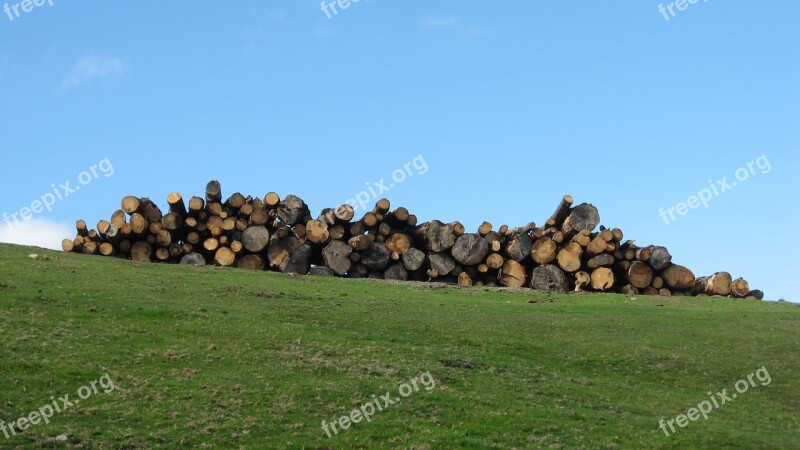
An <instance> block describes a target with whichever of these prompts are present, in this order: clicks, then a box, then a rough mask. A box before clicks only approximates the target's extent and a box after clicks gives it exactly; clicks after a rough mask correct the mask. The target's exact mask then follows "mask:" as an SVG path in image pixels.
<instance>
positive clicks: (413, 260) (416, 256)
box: [403, 247, 425, 271]
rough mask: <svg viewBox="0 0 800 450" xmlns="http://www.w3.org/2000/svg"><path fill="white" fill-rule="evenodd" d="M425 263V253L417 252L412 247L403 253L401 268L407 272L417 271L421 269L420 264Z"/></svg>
mask: <svg viewBox="0 0 800 450" xmlns="http://www.w3.org/2000/svg"><path fill="white" fill-rule="evenodd" d="M424 262H425V252H423V251H421V250H417V249H416V248H414V247H411V248H409V249H408V251H406V252H405V253H403V266H405V268H406V269H407V270H410V271H414V270H418V269H419V268H420V267H422V263H424Z"/></svg>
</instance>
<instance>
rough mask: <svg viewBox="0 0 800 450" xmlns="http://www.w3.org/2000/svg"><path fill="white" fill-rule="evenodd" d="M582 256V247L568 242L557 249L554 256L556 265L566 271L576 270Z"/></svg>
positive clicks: (578, 267)
mask: <svg viewBox="0 0 800 450" xmlns="http://www.w3.org/2000/svg"><path fill="white" fill-rule="evenodd" d="M582 256H583V247H581V246H580V245H578V244H576V243H574V242H570V243H569V244H567V245H565V246H563V247H561V249H560V250H559V251H558V256H557V257H556V260H557V263H558V267H560V268H561V269H563V270H564V271H566V272H576V271H578V270H579V269H580V268H581V257H582Z"/></svg>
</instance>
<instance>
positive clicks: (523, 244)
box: [506, 233, 533, 263]
mask: <svg viewBox="0 0 800 450" xmlns="http://www.w3.org/2000/svg"><path fill="white" fill-rule="evenodd" d="M532 248H533V239H531V237H530V236H529V235H528V234H527V233H526V234H520V235H516V236H514V238H512V239H511V240H510V241H508V243H507V244H506V253H508V256H510V257H511V259H513V260H514V261H516V262H519V263H521V262H522V261H523V260H524V259H525V258H527V257H528V256H530V254H531V249H532Z"/></svg>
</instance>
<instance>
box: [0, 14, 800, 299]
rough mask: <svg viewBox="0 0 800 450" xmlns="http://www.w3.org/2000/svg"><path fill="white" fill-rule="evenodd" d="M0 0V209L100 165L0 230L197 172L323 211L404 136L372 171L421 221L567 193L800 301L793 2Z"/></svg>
mask: <svg viewBox="0 0 800 450" xmlns="http://www.w3.org/2000/svg"><path fill="white" fill-rule="evenodd" d="M5 3H8V4H9V8H11V9H10V11H11V12H10V13H8V14H7V13H5V12H4V13H3V14H2V15H0V42H2V43H3V45H2V52H0V96H2V102H1V103H0V105H2V106H0V127H1V128H0V131H2V136H3V140H2V144H0V145H2V149H3V150H2V155H3V159H4V164H3V166H4V167H5V168H6V171H5V174H4V176H3V177H2V181H1V182H0V183H2V188H3V193H4V195H2V196H0V213H3V212H5V213H7V214H12V213H18V212H19V211H20V210H21V209H22V208H23V207H30V206H31V203H32V202H34V201H35V200H37V199H38V198H40V197H41V196H42V195H44V194H46V193H47V192H50V191H51V190H52V188H51V184H55V185H56V186H58V185H59V184H62V183H64V182H65V181H67V180H72V181H71V183H72V184H71V186H72V187H73V188H74V187H75V186H76V185H80V182H79V181H77V180H78V177H79V175H80V174H81V172H82V171H88V170H89V169H90V168H91V166H92V165H95V164H98V162H100V161H101V160H104V159H105V158H108V160H107V163H106V166H113V175H110V176H105V175H106V174H108V173H111V171H110V170H109V171H107V172H101V171H99V170H98V167H100V166H97V167H96V168H95V173H96V174H97V176H96V177H95V176H94V175H91V172H87V174H89V175H91V181H90V182H88V183H87V184H86V185H82V186H81V188H82V189H81V190H78V191H75V192H73V193H71V194H70V195H69V196H68V197H66V198H63V199H62V200H58V201H56V202H54V205H53V206H52V207H51V209H52V211H48V210H44V211H42V212H40V213H38V214H33V219H32V220H31V221H30V222H28V223H27V224H26V225H25V226H23V227H16V228H15V229H13V230H9V229H8V227H0V230H2V231H0V240H5V241H14V242H36V243H39V244H41V245H57V242H59V241H60V239H61V238H62V237H67V236H68V237H72V235H73V234H74V231H73V230H72V223H74V221H75V220H76V219H78V218H85V219H87V221H89V222H90V223H96V222H97V220H99V219H104V218H108V216H109V215H110V214H111V212H113V211H114V210H115V209H117V208H118V207H119V201H120V198H121V197H122V196H124V195H128V194H134V195H140V196H149V197H151V198H154V199H155V200H157V201H158V202H159V203H161V204H164V203H165V198H166V195H167V194H168V193H169V192H171V191H181V192H182V193H183V194H184V195H185V196H191V195H199V194H201V193H202V191H203V188H204V186H205V183H206V182H207V181H208V180H210V179H219V180H220V181H221V182H222V186H223V191H224V193H226V194H230V193H233V192H235V191H240V192H242V193H245V194H252V195H264V194H265V193H266V192H268V191H276V192H278V193H280V194H282V195H286V194H289V193H294V194H297V195H299V196H301V197H302V198H304V199H305V200H306V202H307V203H308V204H309V205H310V206H311V208H312V209H313V210H315V211H318V210H319V209H321V208H323V207H332V206H337V205H339V204H342V203H344V202H345V201H346V200H347V199H348V198H353V197H354V196H355V195H356V194H357V193H358V192H359V191H361V190H363V189H365V187H366V185H365V183H366V184H369V185H372V184H373V183H375V182H378V181H379V180H380V179H382V178H383V179H385V180H390V179H391V174H392V171H393V170H395V169H398V168H402V167H403V164H405V163H407V162H410V161H412V160H413V159H414V158H415V157H419V156H421V157H422V159H424V162H425V163H426V164H425V166H426V167H427V171H425V173H424V174H421V173H419V172H420V171H413V170H414V169H413V167H412V171H413V172H412V173H413V176H408V177H407V178H406V179H405V180H403V181H402V182H401V183H396V184H395V185H394V187H392V188H391V190H390V191H389V192H386V193H384V195H385V196H387V197H388V198H390V199H391V200H392V202H393V204H394V205H396V206H400V205H402V206H406V207H408V208H409V209H410V210H411V212H412V213H415V214H416V215H417V216H419V217H420V219H421V220H430V219H434V218H439V219H441V220H445V221H452V220H460V221H461V222H462V223H464V224H465V225H466V226H467V227H468V228H470V229H474V228H476V227H477V226H478V225H479V224H480V223H481V222H482V221H483V220H489V221H490V222H492V223H494V224H496V225H500V224H504V223H505V224H509V225H523V224H525V223H527V222H529V221H531V220H535V221H537V222H541V221H543V220H544V219H546V218H547V217H549V215H550V213H551V212H552V210H553V208H554V207H555V206H556V204H557V203H558V201H559V199H560V198H561V196H562V195H564V194H566V193H569V194H572V195H573V196H574V197H575V199H576V201H577V202H590V203H593V204H594V205H596V206H597V207H598V208H599V209H600V212H601V216H602V219H603V220H602V222H603V224H605V225H606V226H608V227H620V228H622V229H623V231H624V232H625V235H626V238H629V239H634V240H636V242H637V243H638V244H640V245H646V244H660V245H665V246H667V247H668V248H669V249H670V251H671V252H672V254H673V256H674V261H675V262H677V263H681V264H684V265H687V266H689V267H690V268H691V269H693V270H694V271H695V272H696V274H698V275H700V274H710V273H713V272H715V271H719V270H727V271H730V272H731V273H732V274H733V276H734V277H738V276H743V277H745V278H746V279H748V280H749V281H750V283H751V285H752V287H754V288H760V289H763V290H764V291H766V293H767V297H768V298H771V299H777V298H780V297H784V298H787V299H790V300H795V301H796V300H800V288H798V282H797V280H796V278H795V275H794V268H795V267H796V266H797V264H796V260H797V255H798V250H800V249H799V248H798V247H799V246H798V243H797V242H798V241H797V238H796V237H794V236H793V235H792V234H791V233H792V232H791V229H786V226H789V225H793V224H796V223H798V219H800V216H799V215H798V212H797V207H796V204H795V202H796V197H797V193H798V188H797V178H796V177H797V175H798V156H797V154H798V149H799V148H800V126H799V125H800V114H799V113H800V83H798V82H800V27H798V26H797V17H800V3H799V2H796V1H789V0H785V1H770V2H753V1H731V0H726V1H724V2H723V1H719V0H710V1H708V2H703V1H700V2H698V3H696V4H690V5H688V7H687V8H686V9H685V10H683V11H679V10H678V9H677V8H676V7H674V6H673V12H675V16H674V17H672V16H670V15H669V13H668V12H667V13H666V14H667V17H669V20H666V19H665V16H664V15H662V13H660V12H659V8H658V5H659V3H658V2H655V1H653V2H649V1H642V0H637V1H618V2H613V3H612V2H578V1H563V2H555V1H551V2H544V1H541V2H523V1H508V2H492V3H490V2H444V1H443V2H422V1H403V2H390V1H388V0H370V1H367V0H362V1H361V2H358V3H352V4H351V5H350V6H349V8H347V9H344V10H343V9H341V8H337V11H338V14H336V15H331V18H328V17H327V16H326V13H325V12H323V11H322V9H321V7H320V2H318V1H291V2H290V1H281V2H276V1H258V2H256V1H240V2H228V3H220V2H205V1H198V2H191V3H190V2H161V3H158V4H156V3H154V2H113V3H112V2H107V3H93V4H91V5H88V4H85V3H78V2H66V1H63V0H54V1H53V5H52V6H51V5H50V4H49V3H44V4H43V5H42V6H39V7H34V8H33V9H32V10H31V11H29V12H24V11H23V10H22V5H20V6H18V7H17V11H18V12H19V13H20V15H19V17H16V16H15V13H14V10H13V6H14V5H15V4H17V3H18V2H17V1H13V2H2V1H0V6H2V5H4V4H5ZM668 4H669V2H665V3H664V5H665V7H666V6H668ZM9 14H10V15H11V17H12V18H13V19H14V20H13V21H12V20H10V19H9ZM759 157H761V160H760V161H761V165H756V164H755V163H756V160H757V159H758V158H759ZM765 161H766V162H768V164H766V163H764V162H765ZM750 162H753V164H751V165H750V169H752V170H750V169H748V168H747V165H748V163H750ZM767 165H768V166H769V170H762V169H760V168H761V167H764V168H766V167H767ZM739 168H743V170H744V171H745V172H741V171H740V172H739V175H740V176H742V177H745V175H746V177H745V179H744V180H740V181H738V182H737V185H736V186H735V187H732V188H730V189H728V190H727V191H726V192H721V193H720V194H719V195H718V196H717V195H715V196H713V198H712V199H711V200H710V201H709V202H708V207H707V208H706V207H704V206H703V205H700V206H699V207H697V208H696V209H691V208H689V209H688V212H687V210H686V209H681V210H682V211H683V212H685V213H686V214H685V215H678V214H677V211H678V209H673V212H672V214H673V216H674V217H675V219H676V220H674V221H673V220H671V219H669V216H668V215H666V217H667V218H668V220H669V221H670V223H669V224H667V223H666V222H665V219H664V218H663V217H661V216H660V215H659V209H660V208H664V210H665V213H666V212H667V211H668V209H669V208H671V207H672V208H676V207H678V204H679V203H680V202H687V200H689V197H690V196H692V195H697V193H698V192H699V191H701V190H703V189H704V188H709V189H711V185H710V184H709V181H708V180H712V181H711V184H712V185H715V186H718V185H717V181H718V180H722V178H723V177H727V181H725V182H724V183H725V184H732V181H737V180H736V177H735V175H736V174H737V172H736V171H737V169H739ZM84 177H85V176H84ZM86 180H88V178H84V181H86ZM386 184H387V185H388V184H389V182H388V181H387V183H386ZM57 189H59V188H57ZM693 204H694V205H695V206H697V203H696V202H694V203H693ZM684 208H686V207H684ZM790 228H791V227H790ZM65 233H66V234H67V236H62V234H65ZM32 239H33V241H31V240H32Z"/></svg>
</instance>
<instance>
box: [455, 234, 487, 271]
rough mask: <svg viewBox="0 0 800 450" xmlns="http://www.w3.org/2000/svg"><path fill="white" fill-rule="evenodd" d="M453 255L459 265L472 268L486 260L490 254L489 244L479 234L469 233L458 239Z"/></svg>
mask: <svg viewBox="0 0 800 450" xmlns="http://www.w3.org/2000/svg"><path fill="white" fill-rule="evenodd" d="M490 228H491V226H490ZM451 253H452V255H453V258H455V260H456V261H458V262H459V263H461V264H463V265H465V266H472V265H475V264H479V263H480V262H481V261H483V259H484V258H486V255H487V254H488V253H489V243H488V242H487V241H486V239H484V238H483V237H481V236H480V235H478V234H473V233H467V234H464V235H461V236H460V237H459V238H458V239H456V242H455V244H454V245H453V248H452V251H451Z"/></svg>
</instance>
